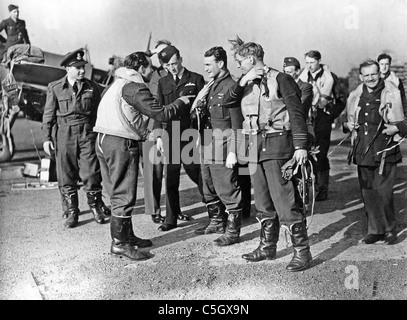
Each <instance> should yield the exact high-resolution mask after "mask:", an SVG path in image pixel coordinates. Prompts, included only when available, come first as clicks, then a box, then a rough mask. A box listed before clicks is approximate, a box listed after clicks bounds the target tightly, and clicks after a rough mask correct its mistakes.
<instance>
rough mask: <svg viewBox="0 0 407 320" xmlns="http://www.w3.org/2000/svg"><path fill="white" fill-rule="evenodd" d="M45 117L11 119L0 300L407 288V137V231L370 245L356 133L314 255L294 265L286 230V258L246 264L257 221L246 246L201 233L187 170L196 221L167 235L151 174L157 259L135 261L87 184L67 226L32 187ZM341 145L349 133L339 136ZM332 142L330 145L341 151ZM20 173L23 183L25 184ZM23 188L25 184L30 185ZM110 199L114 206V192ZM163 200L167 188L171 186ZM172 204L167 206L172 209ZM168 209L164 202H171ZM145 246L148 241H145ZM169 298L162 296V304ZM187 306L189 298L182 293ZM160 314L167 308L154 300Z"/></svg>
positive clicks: (337, 154) (50, 196) (400, 224)
mask: <svg viewBox="0 0 407 320" xmlns="http://www.w3.org/2000/svg"><path fill="white" fill-rule="evenodd" d="M39 126H40V124H39V123H35V122H32V121H26V120H25V119H22V118H19V119H18V120H17V122H16V124H15V125H14V127H13V133H14V136H15V141H16V145H17V150H18V152H17V153H16V155H15V157H14V158H13V160H12V161H11V162H9V163H3V164H0V169H1V171H0V299H2V300H14V299H16V300H25V299H38V300H87V299H90V300H168V301H169V300H220V301H223V300H308V299H309V300H382V299H383V300H404V299H406V298H407V271H406V270H407V268H406V267H407V263H406V261H407V246H406V243H407V240H406V238H407V214H406V213H407V210H406V209H407V208H406V205H407V158H406V157H407V144H406V143H405V142H404V143H403V144H402V152H403V155H404V159H403V163H402V164H400V165H399V170H398V176H397V181H396V185H395V187H394V196H395V208H396V216H397V232H398V240H397V242H396V243H395V244H393V245H384V244H381V243H379V244H375V245H365V244H362V243H361V239H362V238H363V237H364V236H365V235H366V230H367V227H366V219H365V213H364V209H363V202H362V201H361V198H360V192H359V188H358V184H357V173H356V167H355V166H354V165H350V166H349V165H348V164H347V162H346V155H347V152H348V150H349V141H348V140H346V141H345V142H344V143H343V144H342V145H341V146H339V147H337V148H336V149H335V150H334V151H333V153H332V154H331V156H330V160H331V166H332V169H331V174H330V179H331V180H330V181H331V184H330V191H329V198H328V200H327V201H324V202H317V203H316V204H315V214H314V215H313V216H312V217H309V218H308V223H309V230H308V232H309V235H310V243H311V252H312V255H313V259H314V260H313V263H312V265H311V267H310V268H309V269H308V270H305V271H302V272H299V273H289V272H287V271H286V270H285V266H286V264H287V263H288V262H289V261H290V259H291V257H292V248H291V247H290V241H289V239H288V238H289V237H287V235H286V233H285V231H284V230H283V229H282V230H281V232H280V240H279V243H278V253H277V259H276V260H273V261H262V262H259V263H249V262H246V261H245V260H244V259H242V258H241V255H242V254H244V253H248V252H250V251H252V250H254V249H255V248H256V247H257V245H258V237H259V226H258V223H257V221H256V219H255V218H254V213H255V208H254V203H253V206H252V217H251V218H250V219H248V220H244V221H243V225H242V232H241V237H242V240H241V242H240V243H239V244H235V245H232V246H229V247H217V246H215V245H214V244H213V243H212V241H213V240H214V239H215V238H216V237H217V236H216V235H206V236H196V235H195V234H194V229H195V228H196V227H198V226H201V225H203V224H204V223H205V222H206V220H207V214H206V211H205V207H204V206H203V205H202V203H201V202H200V196H199V194H198V191H197V188H196V187H195V186H194V185H193V183H192V182H191V181H190V180H189V179H188V177H187V176H186V175H185V174H183V175H182V178H181V205H182V210H183V212H184V213H185V214H187V215H189V216H191V217H192V218H193V219H192V220H191V221H187V222H184V221H180V222H179V228H176V229H174V230H171V231H169V232H166V233H163V232H161V231H159V230H157V227H158V225H156V224H154V223H153V222H152V221H151V218H150V216H149V215H146V214H144V199H143V198H144V195H143V187H142V186H143V177H142V176H140V180H139V182H138V186H139V188H138V201H137V204H136V213H135V214H134V216H133V224H134V229H135V232H136V234H137V235H138V236H140V237H143V238H150V239H152V241H153V243H154V246H153V247H152V248H149V250H148V251H149V252H150V253H151V254H152V255H153V258H152V259H149V260H147V261H144V262H132V261H130V260H125V259H121V258H114V257H113V256H112V255H111V254H110V252H109V251H110V241H111V240H110V231H109V224H104V225H98V224H96V223H95V222H94V221H93V219H92V216H91V213H90V211H89V209H88V208H87V205H86V199H85V198H86V196H85V194H84V192H83V191H80V209H81V211H82V213H81V215H80V223H79V225H78V226H77V227H76V228H74V229H69V230H65V229H64V228H63V221H64V220H63V219H62V218H61V204H60V198H59V194H58V189H57V188H56V187H55V186H54V187H53V186H50V187H49V188H32V189H27V188H25V187H24V185H21V183H23V184H25V183H31V186H33V185H34V186H35V182H38V178H34V177H23V176H22V175H21V169H22V168H24V167H25V165H24V163H37V164H39V158H38V155H37V153H36V150H35V148H34V146H33V136H34V140H35V144H36V145H37V147H38V149H39V150H40V151H39V152H40V156H41V157H42V156H43V155H44V153H43V151H42V150H41V149H42V147H41V138H40V133H39ZM332 138H333V139H332V140H333V141H332V149H333V148H334V146H335V145H336V144H338V143H339V142H340V141H341V140H342V139H343V138H344V135H343V134H342V133H341V132H340V131H339V130H334V132H333V134H332ZM332 149H331V150H332ZM17 183H20V189H18V188H17V189H16V186H18V185H17ZM21 186H23V187H21ZM105 202H106V203H107V204H110V202H109V198H108V196H106V197H105ZM162 204H164V194H163V196H162ZM164 209H165V206H163V210H164ZM164 214H165V212H164ZM144 250H145V249H144ZM163 305H164V302H163ZM180 305H181V303H180ZM153 312H157V313H159V312H160V310H158V309H157V310H156V309H154V310H153Z"/></svg>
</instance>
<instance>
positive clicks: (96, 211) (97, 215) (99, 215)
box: [86, 191, 110, 223]
mask: <svg viewBox="0 0 407 320" xmlns="http://www.w3.org/2000/svg"><path fill="white" fill-rule="evenodd" d="M86 196H87V198H88V205H89V208H90V211H92V214H93V218H94V219H95V221H96V222H97V223H104V222H105V219H106V215H105V212H106V210H105V204H104V203H103V201H102V191H90V192H87V193H86ZM108 211H109V214H108V215H110V210H109V209H108Z"/></svg>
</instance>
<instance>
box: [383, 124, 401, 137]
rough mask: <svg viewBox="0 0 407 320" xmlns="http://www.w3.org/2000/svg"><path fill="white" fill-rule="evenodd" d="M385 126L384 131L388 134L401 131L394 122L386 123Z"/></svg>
mask: <svg viewBox="0 0 407 320" xmlns="http://www.w3.org/2000/svg"><path fill="white" fill-rule="evenodd" d="M384 126H385V128H384V129H383V131H382V133H383V134H387V135H388V136H394V135H395V134H396V133H397V132H399V129H398V128H397V127H396V126H395V125H392V124H384Z"/></svg>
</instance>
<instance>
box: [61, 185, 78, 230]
mask: <svg viewBox="0 0 407 320" xmlns="http://www.w3.org/2000/svg"><path fill="white" fill-rule="evenodd" d="M64 202H65V204H66V208H67V209H66V211H65V212H66V213H67V215H68V218H67V219H66V221H65V222H64V227H66V228H74V227H76V226H77V224H78V221H79V200H78V193H77V192H75V193H70V194H64Z"/></svg>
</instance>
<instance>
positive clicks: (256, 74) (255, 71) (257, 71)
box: [240, 67, 265, 87]
mask: <svg viewBox="0 0 407 320" xmlns="http://www.w3.org/2000/svg"><path fill="white" fill-rule="evenodd" d="M264 72H265V71H264V69H263V68H255V67H253V68H251V69H250V71H249V72H248V73H246V74H245V75H244V76H243V78H242V79H241V80H240V85H241V86H242V87H244V86H245V85H247V83H248V82H249V81H253V80H254V79H260V78H261V77H262V76H263V75H264Z"/></svg>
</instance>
